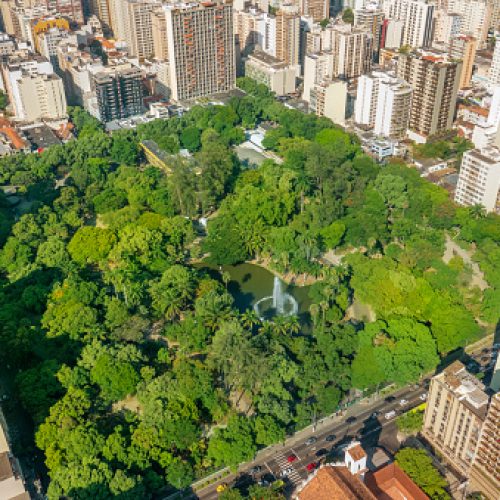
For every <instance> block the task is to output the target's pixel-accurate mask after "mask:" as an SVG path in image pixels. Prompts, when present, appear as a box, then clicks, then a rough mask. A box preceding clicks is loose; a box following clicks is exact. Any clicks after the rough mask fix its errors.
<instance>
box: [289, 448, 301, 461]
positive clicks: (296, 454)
mask: <svg viewBox="0 0 500 500" xmlns="http://www.w3.org/2000/svg"><path fill="white" fill-rule="evenodd" d="M290 450H291V451H292V453H293V454H294V455H295V456H296V457H297V460H302V459H301V458H300V457H299V454H298V453H297V452H296V451H295V450H294V449H293V448H290Z"/></svg>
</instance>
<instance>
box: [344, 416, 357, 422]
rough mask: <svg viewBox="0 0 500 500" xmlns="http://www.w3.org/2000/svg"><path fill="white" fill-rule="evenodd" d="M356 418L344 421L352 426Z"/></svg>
mask: <svg viewBox="0 0 500 500" xmlns="http://www.w3.org/2000/svg"><path fill="white" fill-rule="evenodd" d="M356 420H357V418H356V417H349V418H348V419H346V422H347V423H348V424H352V423H354V422H356Z"/></svg>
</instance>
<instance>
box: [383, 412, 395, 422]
mask: <svg viewBox="0 0 500 500" xmlns="http://www.w3.org/2000/svg"><path fill="white" fill-rule="evenodd" d="M395 416H396V412H395V411H394V410H391V411H389V412H387V413H386V414H385V419H386V420H390V419H391V418H394V417H395Z"/></svg>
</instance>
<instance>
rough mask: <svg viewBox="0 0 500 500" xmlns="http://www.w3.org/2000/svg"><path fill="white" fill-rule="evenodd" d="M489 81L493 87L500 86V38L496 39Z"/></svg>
mask: <svg viewBox="0 0 500 500" xmlns="http://www.w3.org/2000/svg"><path fill="white" fill-rule="evenodd" d="M489 80H490V84H491V85H500V36H498V37H497V39H496V44H495V51H494V52H493V59H492V61H491V68H490V74H489Z"/></svg>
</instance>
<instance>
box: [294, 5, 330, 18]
mask: <svg viewBox="0 0 500 500" xmlns="http://www.w3.org/2000/svg"><path fill="white" fill-rule="evenodd" d="M299 6H300V14H301V15H302V16H309V17H312V19H313V21H314V22H316V23H318V22H320V21H323V19H329V18H330V0H299Z"/></svg>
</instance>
